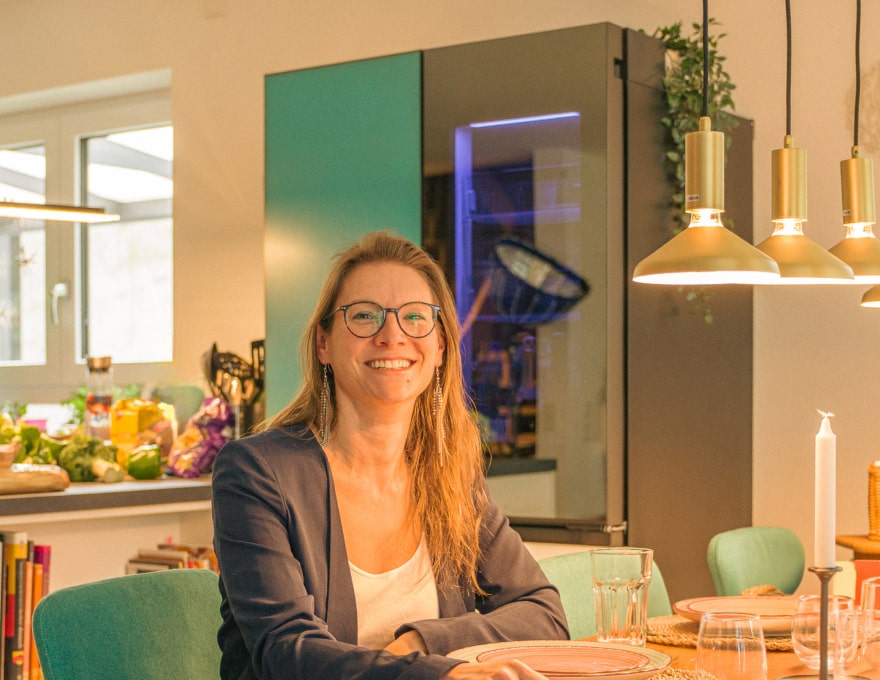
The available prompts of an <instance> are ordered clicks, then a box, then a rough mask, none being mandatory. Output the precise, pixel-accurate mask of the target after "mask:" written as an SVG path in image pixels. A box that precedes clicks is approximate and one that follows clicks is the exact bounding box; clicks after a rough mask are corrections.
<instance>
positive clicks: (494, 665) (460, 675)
mask: <svg viewBox="0 0 880 680" xmlns="http://www.w3.org/2000/svg"><path fill="white" fill-rule="evenodd" d="M443 677H444V678H448V679H449V680H547V678H546V677H545V676H543V675H541V674H540V673H538V672H537V671H533V670H532V669H531V668H529V667H528V666H526V665H525V664H524V663H523V662H522V661H518V660H517V659H511V660H510V661H489V662H486V663H460V664H458V665H457V666H455V667H454V668H452V669H450V670H449V672H447V673H446V675H444V676H443Z"/></svg>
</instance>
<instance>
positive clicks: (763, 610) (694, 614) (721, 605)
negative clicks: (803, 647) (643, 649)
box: [672, 595, 796, 635]
mask: <svg viewBox="0 0 880 680" xmlns="http://www.w3.org/2000/svg"><path fill="white" fill-rule="evenodd" d="M795 604H796V598H795V596H794V595H758V596H753V597H746V596H742V595H730V596H727V597H695V598H692V599H690V600H680V601H679V602H676V603H675V604H673V605H672V608H673V609H674V610H675V612H676V613H677V614H679V615H680V616H684V617H685V618H687V619H691V620H692V621H699V620H700V617H701V616H702V615H703V614H704V613H706V612H735V613H737V614H756V615H757V616H758V617H759V618H760V619H761V628H762V629H763V630H764V634H765V635H790V634H791V619H792V617H793V616H794V608H795Z"/></svg>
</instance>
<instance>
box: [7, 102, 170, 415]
mask: <svg viewBox="0 0 880 680" xmlns="http://www.w3.org/2000/svg"><path fill="white" fill-rule="evenodd" d="M169 119H170V106H169V101H168V96H167V92H151V93H142V94H136V95H131V96H127V97H119V98H112V99H102V100H97V101H90V102H84V103H81V104H71V105H65V106H60V107H57V108H52V109H41V110H39V111H33V112H25V113H19V114H13V115H7V116H3V117H0V199H5V200H16V201H27V202H37V203H42V202H47V203H65V204H78V205H87V206H91V207H103V208H105V209H107V211H108V212H113V213H117V214H119V215H120V217H121V219H120V221H118V222H109V223H101V224H91V225H87V224H81V225H80V224H71V223H66V222H49V221H47V222H44V221H42V220H21V219H6V218H0V401H2V400H6V399H13V400H16V401H58V400H60V399H63V398H66V397H67V396H69V394H70V393H71V392H72V391H73V390H74V389H76V387H78V386H79V385H81V384H83V382H84V378H85V367H84V357H85V356H87V355H109V356H110V357H112V359H113V366H114V373H115V376H116V379H117V381H118V382H120V383H121V382H149V381H150V380H151V378H152V377H153V376H154V375H155V373H156V369H157V365H158V364H161V363H167V362H170V361H171V360H172V351H173V307H172V303H173V249H172V248H173V225H172V197H173V177H172V167H173V160H174V159H173V128H172V126H171V124H170V123H169Z"/></svg>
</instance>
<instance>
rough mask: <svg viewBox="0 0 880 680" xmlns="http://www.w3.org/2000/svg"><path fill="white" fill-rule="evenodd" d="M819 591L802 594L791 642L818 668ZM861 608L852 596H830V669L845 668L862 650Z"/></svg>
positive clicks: (808, 663) (806, 662)
mask: <svg viewBox="0 0 880 680" xmlns="http://www.w3.org/2000/svg"><path fill="white" fill-rule="evenodd" d="M821 603H822V598H821V596H819V595H801V596H800V597H798V599H797V604H796V605H795V611H794V618H793V619H792V624H791V643H792V646H793V647H794V652H795V654H796V655H797V657H798V659H800V660H801V662H802V663H803V664H804V665H805V666H806V667H807V668H812V669H814V670H815V669H818V668H819V663H820V658H819V656H820V650H819V645H820V642H821V640H820V631H821V627H820V625H819V622H820V608H821ZM858 620H859V617H858V612H857V611H856V608H855V605H854V603H853V601H852V599H850V598H848V597H843V596H841V595H831V596H829V597H828V632H827V636H828V670H829V671H833V670H835V669H837V670H841V669H843V668H845V667H846V664H847V663H851V662H852V661H855V659H856V656H857V654H858V648H859V645H858V641H859V637H858V629H859V626H858Z"/></svg>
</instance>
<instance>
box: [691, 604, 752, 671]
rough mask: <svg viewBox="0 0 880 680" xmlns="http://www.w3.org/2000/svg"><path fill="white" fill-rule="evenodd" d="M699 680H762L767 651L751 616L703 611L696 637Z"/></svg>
mask: <svg viewBox="0 0 880 680" xmlns="http://www.w3.org/2000/svg"><path fill="white" fill-rule="evenodd" d="M696 671H697V679H698V680H704V679H705V680H708V679H709V678H711V679H713V680H765V679H766V678H767V650H766V647H765V645H764V631H763V630H762V629H761V622H760V620H759V619H758V617H757V616H755V615H753V614H740V613H733V612H706V613H705V614H703V615H702V616H701V617H700V631H699V633H698V634H697V658H696Z"/></svg>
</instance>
